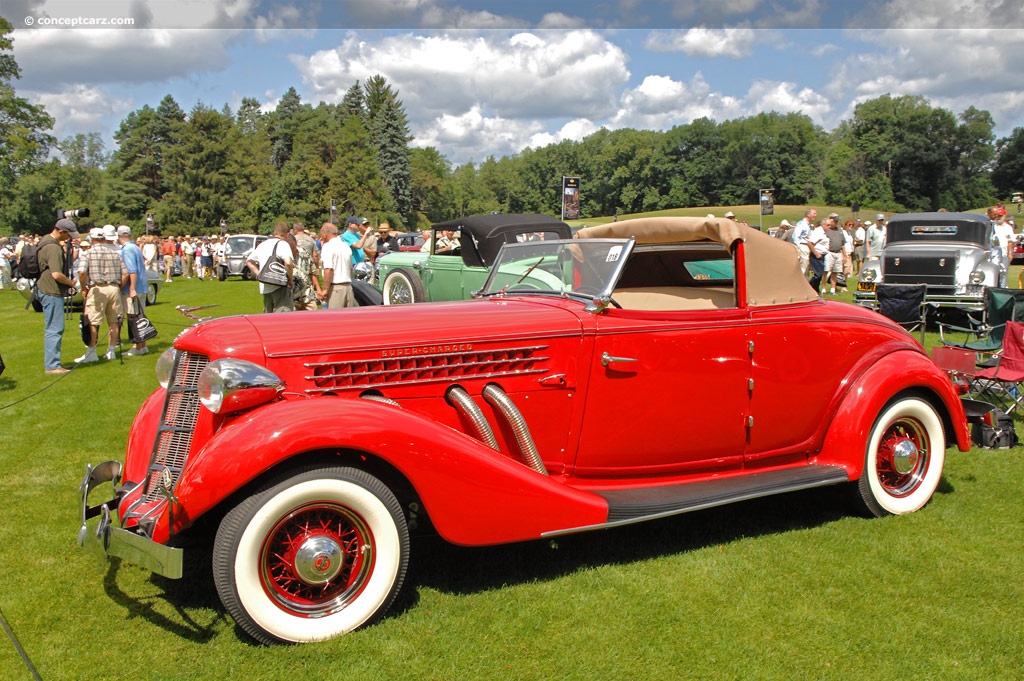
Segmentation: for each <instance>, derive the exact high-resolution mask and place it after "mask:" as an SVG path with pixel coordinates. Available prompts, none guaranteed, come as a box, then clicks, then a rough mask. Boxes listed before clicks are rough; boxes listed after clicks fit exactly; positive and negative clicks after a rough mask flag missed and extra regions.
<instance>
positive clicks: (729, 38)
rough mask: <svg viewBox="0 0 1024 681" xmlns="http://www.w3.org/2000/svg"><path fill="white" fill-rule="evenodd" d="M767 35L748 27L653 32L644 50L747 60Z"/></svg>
mask: <svg viewBox="0 0 1024 681" xmlns="http://www.w3.org/2000/svg"><path fill="white" fill-rule="evenodd" d="M765 37H767V36H765V34H764V32H758V31H754V30H752V29H749V28H725V29H711V28H691V29H689V30H686V31H653V32H651V34H650V35H649V36H648V38H647V42H646V45H645V47H646V48H647V49H649V50H652V51H654V52H669V51H678V52H685V53H686V54H688V55H690V56H696V57H731V58H733V59H739V58H741V57H747V56H749V55H750V53H751V52H752V51H753V48H754V46H755V45H756V44H757V43H756V41H758V40H763V39H764V38H765Z"/></svg>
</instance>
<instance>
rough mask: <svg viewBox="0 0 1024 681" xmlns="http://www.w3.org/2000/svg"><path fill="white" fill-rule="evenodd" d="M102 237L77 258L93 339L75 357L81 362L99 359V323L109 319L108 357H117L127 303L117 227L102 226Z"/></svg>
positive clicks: (126, 275)
mask: <svg viewBox="0 0 1024 681" xmlns="http://www.w3.org/2000/svg"><path fill="white" fill-rule="evenodd" d="M102 235H103V238H102V239H97V240H96V241H95V243H94V244H93V247H92V248H90V249H89V250H87V251H83V252H82V257H81V258H80V259H79V261H78V281H79V285H80V286H81V289H82V297H83V298H84V299H85V315H86V317H88V319H89V325H90V327H89V328H90V330H91V333H90V336H89V338H90V340H89V346H88V347H87V348H86V350H85V354H84V355H82V356H81V357H79V358H78V359H76V360H75V362H76V363H78V364H86V363H88V362H98V361H99V357H98V356H97V355H96V342H97V337H98V336H99V330H100V324H102V323H103V320H104V319H106V320H107V326H108V327H109V328H110V332H109V333H108V334H107V337H108V342H107V353H106V355H104V357H105V358H106V359H117V353H116V351H115V350H114V348H115V347H116V346H117V342H118V340H119V336H120V335H121V318H122V317H123V316H124V307H123V306H122V305H121V286H122V285H123V284H124V283H125V282H126V281H127V280H128V270H127V268H125V266H124V261H122V260H121V253H120V251H118V249H117V246H115V245H114V242H115V241H117V230H116V229H115V228H114V226H113V225H106V226H105V227H103V230H102Z"/></svg>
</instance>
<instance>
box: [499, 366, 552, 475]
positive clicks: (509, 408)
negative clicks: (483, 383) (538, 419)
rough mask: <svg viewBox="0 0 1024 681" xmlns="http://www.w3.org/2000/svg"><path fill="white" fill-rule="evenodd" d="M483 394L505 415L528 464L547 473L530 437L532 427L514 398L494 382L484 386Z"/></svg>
mask: <svg viewBox="0 0 1024 681" xmlns="http://www.w3.org/2000/svg"><path fill="white" fill-rule="evenodd" d="M483 396H484V399H485V400H487V403H488V404H490V405H491V406H493V407H494V408H495V409H497V410H498V413H499V414H501V415H502V416H503V417H505V420H506V421H507V422H508V425H509V427H510V428H511V429H512V433H513V435H515V438H516V444H518V445H519V451H520V453H521V454H522V455H523V458H524V459H525V460H526V463H527V465H528V466H529V467H530V468H532V469H533V470H535V471H537V472H538V473H540V474H541V475H547V474H548V470H547V468H545V467H544V462H543V461H541V458H540V453H539V452H538V451H537V446H536V445H535V444H534V443H533V438H532V437H530V429H529V428H528V427H527V425H526V419H524V418H523V415H522V414H521V413H520V412H519V410H518V409H517V408H516V405H515V403H514V402H513V401H512V398H510V397H509V396H508V395H506V394H505V391H504V390H502V389H501V388H499V387H498V386H496V385H495V384H493V383H491V384H489V385H488V386H487V387H485V388H484V391H483Z"/></svg>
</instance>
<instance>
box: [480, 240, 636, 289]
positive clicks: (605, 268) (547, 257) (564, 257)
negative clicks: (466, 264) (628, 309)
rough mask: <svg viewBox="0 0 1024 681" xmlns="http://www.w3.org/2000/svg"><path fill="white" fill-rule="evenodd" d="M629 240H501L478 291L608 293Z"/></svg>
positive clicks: (630, 244) (630, 247)
mask: <svg viewBox="0 0 1024 681" xmlns="http://www.w3.org/2000/svg"><path fill="white" fill-rule="evenodd" d="M633 243H634V242H633V241H632V240H631V239H586V240H572V239H565V240H559V241H546V240H537V241H527V242H523V243H515V244H505V245H504V246H502V247H501V250H500V251H499V252H498V257H497V259H496V260H495V262H494V265H493V266H492V267H491V272H490V275H489V276H488V278H487V282H486V283H485V284H484V287H483V289H481V291H480V293H481V295H485V296H486V295H494V294H500V293H516V294H522V293H542V294H550V293H557V294H560V295H578V296H580V297H583V298H587V299H592V298H595V297H599V296H602V295H610V294H611V291H612V289H613V288H614V285H615V282H616V281H618V279H619V275H620V274H621V272H622V268H623V266H624V265H625V262H626V258H627V256H628V255H629V253H630V251H631V250H632V248H633Z"/></svg>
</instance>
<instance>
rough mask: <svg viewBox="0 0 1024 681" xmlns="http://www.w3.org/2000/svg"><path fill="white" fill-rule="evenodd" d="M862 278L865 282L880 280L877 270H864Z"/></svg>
mask: <svg viewBox="0 0 1024 681" xmlns="http://www.w3.org/2000/svg"><path fill="white" fill-rule="evenodd" d="M861 276H862V277H864V281H874V280H875V279H877V278H878V272H876V271H875V270H864V272H863V273H862V274H861Z"/></svg>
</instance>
